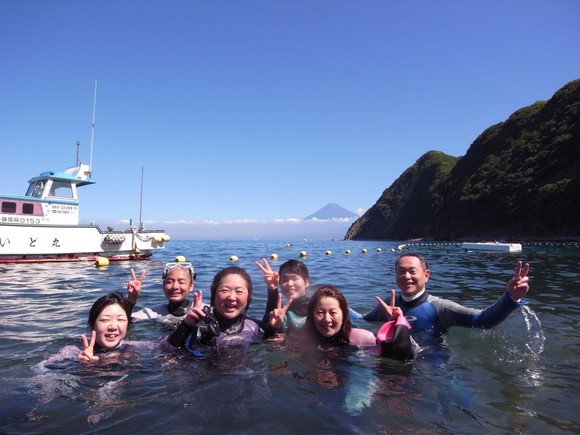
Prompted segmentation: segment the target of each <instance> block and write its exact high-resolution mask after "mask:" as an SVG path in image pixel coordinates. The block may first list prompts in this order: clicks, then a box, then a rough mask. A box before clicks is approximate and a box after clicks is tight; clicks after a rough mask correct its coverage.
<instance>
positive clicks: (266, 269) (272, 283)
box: [256, 258, 280, 290]
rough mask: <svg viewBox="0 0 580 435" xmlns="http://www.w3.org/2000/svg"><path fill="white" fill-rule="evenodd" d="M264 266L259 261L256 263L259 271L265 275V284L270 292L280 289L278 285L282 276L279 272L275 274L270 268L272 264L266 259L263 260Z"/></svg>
mask: <svg viewBox="0 0 580 435" xmlns="http://www.w3.org/2000/svg"><path fill="white" fill-rule="evenodd" d="M262 261H263V262H264V265H262V264H261V263H260V262H259V261H256V266H258V269H260V270H261V271H262V274H263V275H264V282H265V283H266V287H268V290H275V289H277V288H278V284H279V283H280V275H279V274H278V272H274V271H273V270H272V268H271V267H270V263H268V260H266V259H265V258H262Z"/></svg>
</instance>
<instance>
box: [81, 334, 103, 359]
mask: <svg viewBox="0 0 580 435" xmlns="http://www.w3.org/2000/svg"><path fill="white" fill-rule="evenodd" d="M96 339H97V333H96V332H95V331H92V332H91V342H90V343H89V342H88V341H87V336H86V335H85V334H83V335H81V340H82V342H83V350H82V351H81V352H79V354H78V355H77V359H79V360H81V361H84V362H95V361H98V360H99V357H98V356H96V355H94V349H95V341H96Z"/></svg>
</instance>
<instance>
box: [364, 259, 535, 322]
mask: <svg viewBox="0 0 580 435" xmlns="http://www.w3.org/2000/svg"><path fill="white" fill-rule="evenodd" d="M528 271H529V264H528V263H526V264H524V265H522V262H521V261H518V263H517V266H516V270H515V273H514V276H513V277H512V278H511V279H510V280H509V281H508V283H507V286H506V291H505V293H504V294H503V295H502V297H501V298H500V299H499V300H498V301H497V302H495V303H494V304H492V305H490V306H489V307H487V308H485V309H483V310H479V309H475V308H467V307H464V306H462V305H459V304H457V303H455V302H452V301H450V300H447V299H442V298H439V297H436V296H433V295H430V294H429V293H427V291H426V284H427V281H428V280H429V276H430V274H431V272H430V271H429V268H428V267H427V261H426V260H425V258H424V257H423V256H422V255H421V254H417V253H405V254H403V255H401V256H400V257H399V258H398V259H397V261H396V263H395V274H396V281H397V285H398V287H399V289H400V290H401V291H400V293H399V294H398V295H397V296H396V299H395V306H397V307H400V308H401V309H402V310H403V314H404V315H405V317H406V318H407V320H408V321H409V323H410V324H411V325H412V328H413V331H417V332H418V331H432V332H435V333H442V332H445V331H446V330H447V328H448V327H450V326H465V327H477V328H492V327H494V326H495V325H497V324H499V323H500V322H502V321H503V320H504V319H505V318H506V317H507V316H508V315H509V314H510V313H511V312H512V311H514V310H515V309H516V308H518V307H519V306H520V305H521V304H522V302H521V299H522V298H523V297H524V296H525V295H526V294H527V293H528V290H529V288H530V287H529V278H528ZM363 319H365V320H367V321H369V322H384V321H385V320H388V319H387V314H386V313H385V311H384V309H383V308H382V307H381V306H379V305H377V307H375V308H374V309H373V310H372V311H370V312H368V313H366V314H365V315H363Z"/></svg>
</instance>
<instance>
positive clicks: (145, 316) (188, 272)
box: [127, 262, 195, 327]
mask: <svg viewBox="0 0 580 435" xmlns="http://www.w3.org/2000/svg"><path fill="white" fill-rule="evenodd" d="M144 276H145V273H143V275H141V278H140V279H137V278H136V276H135V272H134V271H133V269H131V277H132V279H131V280H130V281H129V282H128V283H127V299H128V301H129V302H130V303H131V305H132V307H131V308H133V307H134V306H135V305H136V304H137V301H138V299H139V296H140V294H141V285H142V282H143V278H144ZM194 281H195V271H194V269H193V265H192V264H191V263H189V262H173V263H167V264H166V265H165V269H164V270H163V292H164V293H165V297H166V298H167V302H164V303H161V304H158V305H156V306H154V307H151V308H144V309H142V310H140V311H137V312H136V313H132V315H131V320H132V321H133V322H141V321H144V320H153V321H155V322H160V323H163V324H164V325H167V326H170V327H174V326H176V325H177V324H178V323H179V322H180V321H181V320H183V319H184V318H185V315H186V314H187V312H188V311H189V310H190V309H191V308H192V307H193V301H191V300H190V299H188V296H189V294H190V293H191V292H192V291H193V289H194V286H195V283H194Z"/></svg>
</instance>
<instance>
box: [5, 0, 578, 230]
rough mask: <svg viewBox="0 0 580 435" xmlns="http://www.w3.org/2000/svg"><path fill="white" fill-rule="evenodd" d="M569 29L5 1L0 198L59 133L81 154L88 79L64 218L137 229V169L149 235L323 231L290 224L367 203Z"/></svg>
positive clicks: (555, 79) (55, 145) (411, 13)
mask: <svg viewBox="0 0 580 435" xmlns="http://www.w3.org/2000/svg"><path fill="white" fill-rule="evenodd" d="M578 22H580V2H578V1H576V0H552V1H545V0H541V1H539V0H509V1H505V0H501V1H500V0H491V1H485V2H465V1H448V0H442V1H408V2H403V1H382V0H381V1H374V0H369V1H363V2H360V1H340V0H333V1H313V0H308V1H301V0H292V1H265V0H264V1H240V0H235V1H227V0H225V1H219V2H210V1H194V0H177V1H164V2H162V1H144V0H139V1H106V0H105V1H98V2H89V1H79V0H70V1H62V0H53V1H46V0H28V1H17V0H5V1H2V2H0V53H1V59H2V62H1V63H2V67H1V68H0V119H1V120H2V121H1V128H0V149H1V154H2V159H1V163H0V191H2V192H5V193H24V191H25V189H26V182H27V181H28V179H29V178H30V177H32V176H34V175H37V174H38V173H40V172H42V171H46V170H63V169H65V168H66V167H69V166H73V165H74V163H75V161H76V146H75V143H76V141H77V140H79V141H80V142H81V160H82V161H83V162H85V163H88V162H89V159H90V147H89V146H90V142H91V121H92V108H93V86H94V81H95V80H97V81H98V91H97V110H96V125H95V131H94V134H95V136H94V149H93V160H92V163H93V179H94V180H95V181H96V182H97V183H96V184H95V185H94V186H90V187H86V188H83V189H82V190H81V191H80V195H81V218H82V220H83V221H85V222H88V221H93V222H97V223H98V224H99V225H101V226H107V225H109V224H113V223H115V222H117V221H119V220H122V219H129V218H132V219H133V220H134V221H137V220H138V218H139V196H140V195H139V192H140V183H141V172H142V168H144V202H143V209H142V213H143V214H142V217H143V219H144V220H145V221H146V222H147V226H148V227H150V228H153V227H156V228H166V229H169V232H170V234H171V233H174V234H176V235H177V236H178V237H180V238H207V237H209V238H216V237H218V236H223V237H229V238H239V237H261V238H269V236H270V235H278V236H280V237H285V235H286V232H288V234H292V235H294V234H295V235H296V236H297V237H301V236H303V235H305V236H308V235H311V233H312V234H319V235H322V237H327V236H328V234H330V233H332V234H333V235H334V234H335V233H336V235H337V237H342V236H343V235H344V231H345V229H346V228H347V227H348V225H349V222H346V223H345V222H338V223H337V222H334V223H329V226H328V227H324V226H317V227H316V228H315V229H314V228H313V224H312V223H304V222H302V221H301V219H302V218H304V217H305V216H307V215H309V214H311V213H313V212H315V211H316V210H318V209H320V208H321V207H323V206H324V205H326V204H327V203H330V202H334V203H338V204H340V205H341V206H343V207H345V208H346V209H348V210H351V211H353V212H361V211H364V210H366V209H368V208H369V207H371V206H372V205H373V204H374V203H375V202H376V201H377V199H378V198H379V197H380V195H381V193H382V192H383V190H384V189H386V188H387V187H389V186H390V185H391V183H392V182H393V181H395V180H396V178H397V177H398V176H399V175H401V173H402V172H403V171H404V170H405V169H407V168H408V167H409V166H410V165H412V164H413V163H414V162H415V161H416V160H417V159H418V158H419V157H420V156H421V155H423V154H424V153H425V152H427V151H429V150H439V151H443V152H445V153H447V154H450V155H454V156H459V155H463V154H465V152H466V151H467V149H468V148H469V146H470V144H471V143H472V142H473V141H474V140H475V138H476V137H477V136H478V135H479V134H480V133H481V132H483V131H484V130H485V129H486V128H487V127H489V126H491V125H493V124H495V123H497V122H500V121H503V120H505V119H506V118H507V117H508V116H509V115H510V114H511V113H513V112H514V111H515V110H517V109H519V108H521V107H524V106H527V105H530V104H532V103H534V102H535V101H537V100H546V99H548V98H550V97H551V96H552V95H553V94H554V92H556V91H557V90H558V89H559V88H560V87H562V86H563V85H564V84H566V83H567V82H568V81H570V80H573V79H576V78H580V53H579V51H580V49H579V47H580V26H578ZM113 226H116V225H115V224H114V225H113ZM301 228H303V230H301ZM307 228H308V229H307ZM268 231H270V232H271V233H270V232H268Z"/></svg>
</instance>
